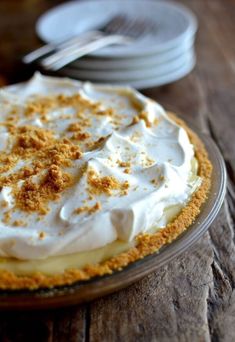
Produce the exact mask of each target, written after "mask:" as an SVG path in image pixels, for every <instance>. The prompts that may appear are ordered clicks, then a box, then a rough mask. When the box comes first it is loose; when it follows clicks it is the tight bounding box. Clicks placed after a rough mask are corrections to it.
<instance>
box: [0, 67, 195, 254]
mask: <svg viewBox="0 0 235 342" xmlns="http://www.w3.org/2000/svg"><path fill="white" fill-rule="evenodd" d="M35 94H36V95H37V96H42V97H43V96H54V95H58V94H63V95H65V96H71V95H73V94H80V96H81V97H82V98H84V99H86V100H89V101H91V103H99V106H100V110H101V111H102V110H103V111H104V115H89V113H88V114H87V113H86V115H87V117H88V118H89V120H90V124H89V125H88V127H87V128H86V131H87V132H88V134H89V139H90V140H89V142H94V141H97V140H98V139H100V138H102V140H100V142H99V144H97V145H96V144H95V145H94V147H93V148H86V146H85V145H84V148H83V154H82V156H81V158H79V159H77V160H74V161H73V163H72V165H70V166H68V168H67V170H68V172H69V173H70V174H72V175H73V176H74V178H75V180H76V181H75V182H73V184H72V185H71V186H70V187H69V188H68V189H66V191H64V192H63V193H62V195H61V197H60V199H59V200H58V201H51V202H49V212H48V213H47V214H46V215H44V216H43V217H40V219H38V215H37V213H34V212H32V213H28V212H24V211H22V210H17V209H16V210H13V211H12V213H11V217H10V219H9V220H6V219H4V217H5V216H4V215H6V210H9V209H12V208H13V209H14V201H15V200H14V196H13V189H12V187H11V185H7V186H3V187H2V190H1V192H0V201H1V203H5V204H4V206H1V209H0V256H2V257H15V258H18V259H26V260H33V259H44V258H48V257H50V256H56V255H66V254H71V253H77V252H81V251H88V250H93V249H96V248H99V247H102V246H105V245H107V244H109V243H111V242H113V241H115V240H117V239H120V240H124V241H131V240H133V239H134V238H135V237H136V236H137V235H138V234H139V233H142V232H148V231H151V230H152V229H153V227H157V228H161V229H164V227H165V226H166V224H167V223H168V222H169V215H168V214H167V210H168V208H174V207H176V208H177V211H179V209H180V208H182V207H184V206H185V205H186V204H187V202H188V200H189V199H190V197H191V195H192V193H193V192H194V191H195V190H196V189H197V187H198V186H199V185H200V182H201V180H200V178H199V177H197V176H194V177H192V174H193V171H192V160H193V158H194V148H193V146H192V144H191V143H190V141H189V138H188V135H187V133H186V131H185V130H184V129H183V128H182V127H180V126H179V125H177V124H176V123H175V122H173V121H172V120H171V119H170V118H169V117H168V115H167V114H166V112H165V111H164V109H163V108H162V107H161V106H159V105H158V104H157V103H156V102H154V101H152V100H150V99H148V98H146V97H145V96H143V95H141V94H140V93H138V92H137V91H135V90H133V89H130V88H124V87H123V88H120V87H112V86H98V85H92V84H90V83H81V82H78V81H73V80H70V79H61V78H51V77H44V76H42V75H40V74H39V73H37V74H35V76H34V77H33V78H32V79H31V80H30V81H29V82H27V83H25V84H21V85H16V86H10V87H7V88H4V89H3V90H1V92H0V102H1V107H2V115H1V119H0V120H1V121H2V122H4V120H5V118H6V117H7V115H9V112H10V110H11V109H12V108H15V107H17V115H18V120H17V126H24V125H30V126H35V127H40V128H46V129H50V130H52V131H53V132H54V134H55V136H56V137H61V136H63V137H64V136H66V137H68V138H70V135H71V133H70V132H68V130H67V128H68V126H69V125H71V124H73V123H76V120H77V119H76V112H75V110H74V108H73V107H72V106H71V105H68V106H67V107H66V106H65V107H63V108H56V109H52V110H51V111H50V110H49V111H48V112H47V114H46V115H47V121H46V122H44V121H43V120H41V118H40V115H38V116H34V117H33V118H31V117H27V116H25V115H24V108H25V104H26V103H27V101H29V100H30V99H32V98H34V97H35ZM110 107H111V108H112V109H114V110H115V113H117V115H116V116H114V117H113V116H112V115H106V114H107V113H106V112H105V110H106V109H109V108H110ZM105 113H106V114H105ZM0 128H1V129H0V151H1V152H3V151H5V152H9V151H10V150H11V148H12V146H11V143H10V140H9V139H8V138H9V132H8V131H7V129H6V127H5V126H4V125H1V126H0ZM30 162H32V161H31V160H30V158H28V159H27V160H23V159H22V160H19V161H18V162H17V163H16V165H14V166H13V168H12V169H11V170H10V171H6V172H5V175H6V176H7V175H10V174H11V172H15V171H16V170H17V169H20V168H22V167H23V166H25V165H26V164H27V165H28V164H30ZM34 177H35V181H37V176H34ZM107 181H109V182H111V183H110V184H111V188H110V189H108V191H105V186H106V182H107ZM23 183H24V180H19V182H18V184H17V185H18V186H22V184H23ZM100 184H101V188H100V187H99V186H100ZM102 186H103V187H104V189H102ZM98 190H99V191H98ZM13 222H18V224H17V226H15V225H14V224H13ZM19 222H24V223H25V222H26V223H27V224H26V225H24V224H23V223H22V224H21V223H19ZM42 232H43V238H42V234H41V233H42Z"/></svg>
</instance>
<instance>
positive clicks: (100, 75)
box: [36, 0, 197, 89]
mask: <svg viewBox="0 0 235 342" xmlns="http://www.w3.org/2000/svg"><path fill="white" fill-rule="evenodd" d="M120 14H121V15H122V14H125V15H126V16H127V17H130V18H133V19H136V18H141V20H146V22H148V23H149V24H154V27H155V28H156V29H155V30H154V33H149V34H146V35H144V36H141V37H140V38H139V39H136V40H135V41H134V42H132V43H130V44H128V45H125V46H124V45H116V46H110V47H106V48H103V49H101V50H98V51H96V52H93V53H91V54H90V55H89V56H86V57H83V58H81V59H79V60H76V61H75V62H73V63H71V64H70V65H68V66H66V67H64V68H63V69H62V70H61V71H60V73H61V74H63V75H66V76H69V77H73V78H77V79H81V80H89V81H92V82H99V83H113V84H117V85H130V86H133V87H135V88H139V89H143V88H149V87H154V86H160V85H164V84H168V83H171V82H174V81H176V80H178V79H180V78H182V77H184V76H186V75H187V74H188V73H189V72H190V71H191V70H192V69H193V67H194V65H195V51H194V41H195V34H196V30H197V21H196V18H195V16H194V15H193V14H192V12H191V11H189V10H188V9H187V8H185V7H184V6H182V5H179V4H177V3H175V2H169V1H152V0H146V1H143V0H88V1H72V2H68V3H66V4H63V5H60V6H58V7H56V8H54V9H52V10H50V11H48V12H47V13H45V14H44V15H43V16H42V17H41V18H40V19H39V21H38V22H37V26H36V30H37V33H38V35H39V36H40V38H41V39H43V40H44V41H46V42H49V43H53V42H55V41H60V40H64V39H65V38H66V37H70V36H73V35H76V34H80V33H82V32H85V31H89V30H93V29H94V28H99V27H101V26H102V25H103V24H104V23H105V22H108V20H110V19H111V18H112V17H114V16H115V15H120Z"/></svg>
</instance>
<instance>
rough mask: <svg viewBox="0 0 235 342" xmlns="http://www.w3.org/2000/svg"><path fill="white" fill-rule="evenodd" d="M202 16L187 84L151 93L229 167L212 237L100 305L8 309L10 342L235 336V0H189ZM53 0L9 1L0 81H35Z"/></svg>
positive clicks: (0, 333) (5, 329)
mask: <svg viewBox="0 0 235 342" xmlns="http://www.w3.org/2000/svg"><path fill="white" fill-rule="evenodd" d="M180 2H181V3H183V4H185V5H187V6H188V7H190V8H191V9H192V10H193V11H194V12H195V13H196V15H197V17H198V19H199V27H200V29H199V33H198V39H197V56H198V63H197V66H196V68H195V70H194V71H193V72H192V73H191V74H190V75H189V76H188V77H186V78H184V79H183V80H181V81H179V82H176V83H175V84H172V85H169V86H165V87H162V88H160V89H159V88H158V89H151V90H148V91H145V94H147V95H148V96H150V97H152V98H154V99H156V100H157V101H159V102H160V103H162V104H163V105H165V106H166V107H167V108H170V109H174V110H175V111H176V112H178V113H180V115H181V116H182V117H183V118H184V119H185V120H186V121H187V120H193V122H194V125H196V126H197V127H198V128H200V129H201V130H203V131H204V132H206V133H207V134H209V135H211V136H212V137H213V139H214V140H215V141H216V143H217V144H218V146H219V148H220V150H221V151H222V153H223V156H224V158H225V161H226V165H227V170H228V192H227V196H226V200H225V202H224V205H223V208H222V210H221V212H220V215H219V216H218V218H217V220H216V222H215V223H214V224H213V225H212V226H211V228H210V230H209V232H208V233H206V234H205V235H204V237H203V238H202V239H201V240H200V241H199V242H198V243H197V244H196V246H195V248H193V249H191V250H189V251H187V252H186V253H184V254H183V255H182V256H180V257H179V258H177V259H176V260H174V261H172V262H171V263H169V264H168V265H167V266H165V267H163V268H162V269H160V270H159V271H157V272H155V273H152V274H150V275H149V276H147V277H145V278H144V279H143V280H141V281H139V282H138V283H136V284H135V285H132V286H130V287H129V288H127V289H125V290H122V291H120V292H118V293H115V294H113V295H109V296H107V297H105V298H102V299H99V300H96V301H94V302H92V303H89V304H86V305H82V306H77V307H72V308H66V309H61V310H55V311H47V312H33V313H32V312H31V313H21V312H18V313H1V314H0V340H1V341H68V342H72V341H102V342H103V341H108V342H109V341H159V342H165V341H179V342H181V341H190V342H191V341H223V342H224V341H226V342H227V341H235V291H234V288H235V238H234V222H235V192H234V186H235V139H234V135H235V0H181V1H180ZM56 3H58V1H54V0H24V1H23V0H15V1H13V0H10V1H9V0H1V2H0V16H1V18H0V38H1V40H0V41H1V45H0V54H1V56H0V74H1V77H0V82H1V83H4V82H5V81H8V82H15V81H19V80H22V79H26V78H27V77H29V76H30V74H32V70H30V69H28V68H27V69H26V68H23V67H22V65H21V64H20V62H19V57H20V56H21V55H22V54H24V53H26V52H27V51H28V50H31V49H33V48H34V47H36V46H38V45H40V42H39V41H38V40H37V38H36V36H35V33H34V23H35V20H36V18H37V17H38V16H39V15H40V14H41V13H42V12H43V11H45V10H46V9H47V8H49V7H52V6H54V5H55V4H56Z"/></svg>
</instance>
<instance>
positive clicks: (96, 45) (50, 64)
mask: <svg viewBox="0 0 235 342" xmlns="http://www.w3.org/2000/svg"><path fill="white" fill-rule="evenodd" d="M131 41H132V39H131V38H129V37H126V36H121V35H108V36H103V37H98V38H95V39H93V40H91V41H90V42H88V43H86V44H84V45H82V46H81V45H80V46H76V44H72V45H70V46H68V47H67V48H65V49H63V50H60V51H58V52H56V53H54V54H53V55H51V56H49V57H46V58H44V59H43V60H42V61H41V63H40V64H41V65H42V66H43V67H44V68H45V69H48V70H53V71H56V70H59V69H61V68H62V67H64V66H65V65H67V64H69V63H71V62H73V61H74V60H76V59H78V58H80V57H82V56H84V55H87V54H88V53H91V52H93V51H96V50H98V49H100V48H103V47H105V46H108V45H112V44H117V43H122V44H123V43H130V42H131Z"/></svg>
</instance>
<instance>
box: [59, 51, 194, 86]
mask: <svg viewBox="0 0 235 342" xmlns="http://www.w3.org/2000/svg"><path fill="white" fill-rule="evenodd" d="M195 63H196V59H195V57H194V58H192V59H191V60H189V61H188V62H187V63H185V64H183V65H182V66H181V67H180V68H177V69H176V70H172V72H170V73H166V74H165V75H159V76H153V77H149V78H144V79H137V80H132V79H126V80H125V81H116V80H110V81H109V82H108V83H112V84H114V85H128V86H131V87H133V88H136V89H147V88H152V87H158V86H162V85H165V84H169V83H172V82H175V81H177V80H179V79H181V78H183V77H185V76H186V75H187V74H189V73H190V72H191V71H192V69H193V68H194V66H195ZM60 74H61V75H63V76H68V77H71V78H75V79H81V80H87V81H92V82H94V83H101V81H99V82H97V81H95V80H93V79H88V78H87V77H85V78H82V77H79V76H78V75H77V73H76V70H70V69H69V68H67V69H62V70H61V71H60ZM103 83H104V82H103Z"/></svg>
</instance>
